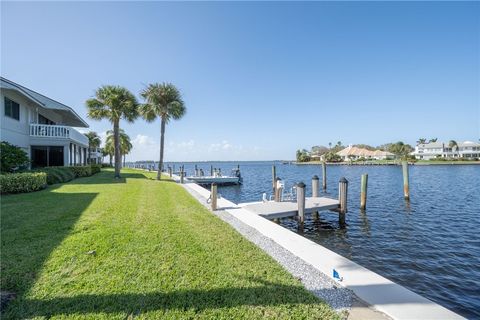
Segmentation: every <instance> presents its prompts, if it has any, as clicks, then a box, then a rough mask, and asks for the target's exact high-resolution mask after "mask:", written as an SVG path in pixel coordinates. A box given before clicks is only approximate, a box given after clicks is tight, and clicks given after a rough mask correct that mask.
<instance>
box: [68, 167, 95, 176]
mask: <svg viewBox="0 0 480 320" xmlns="http://www.w3.org/2000/svg"><path fill="white" fill-rule="evenodd" d="M68 168H70V169H71V170H72V172H73V173H74V174H75V177H76V178H80V177H88V176H91V175H92V168H91V167H90V166H75V167H68Z"/></svg>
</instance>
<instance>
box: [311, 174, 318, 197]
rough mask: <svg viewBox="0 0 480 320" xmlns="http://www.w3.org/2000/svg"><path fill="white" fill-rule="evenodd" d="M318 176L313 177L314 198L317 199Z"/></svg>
mask: <svg viewBox="0 0 480 320" xmlns="http://www.w3.org/2000/svg"><path fill="white" fill-rule="evenodd" d="M318 181H319V179H318V176H317V175H314V176H313V177H312V197H314V198H317V197H318Z"/></svg>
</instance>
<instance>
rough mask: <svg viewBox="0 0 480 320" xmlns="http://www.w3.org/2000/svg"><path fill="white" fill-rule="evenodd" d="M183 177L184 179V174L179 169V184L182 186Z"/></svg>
mask: <svg viewBox="0 0 480 320" xmlns="http://www.w3.org/2000/svg"><path fill="white" fill-rule="evenodd" d="M183 177H184V173H183V168H181V169H180V183H181V184H183Z"/></svg>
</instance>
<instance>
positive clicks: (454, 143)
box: [448, 140, 458, 152]
mask: <svg viewBox="0 0 480 320" xmlns="http://www.w3.org/2000/svg"><path fill="white" fill-rule="evenodd" d="M448 147H449V148H452V151H453V149H455V151H457V152H458V143H457V141H455V140H450V141H449V142H448Z"/></svg>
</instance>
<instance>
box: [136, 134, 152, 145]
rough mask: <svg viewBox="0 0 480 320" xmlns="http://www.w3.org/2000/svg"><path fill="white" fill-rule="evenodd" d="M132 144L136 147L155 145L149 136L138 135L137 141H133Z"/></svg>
mask: <svg viewBox="0 0 480 320" xmlns="http://www.w3.org/2000/svg"><path fill="white" fill-rule="evenodd" d="M132 144H133V145H134V146H135V145H136V144H138V145H141V146H151V145H154V144H155V142H154V141H153V139H152V138H151V137H149V136H147V135H143V134H137V136H136V137H135V139H133V140H132Z"/></svg>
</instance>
